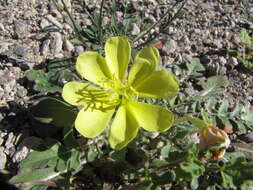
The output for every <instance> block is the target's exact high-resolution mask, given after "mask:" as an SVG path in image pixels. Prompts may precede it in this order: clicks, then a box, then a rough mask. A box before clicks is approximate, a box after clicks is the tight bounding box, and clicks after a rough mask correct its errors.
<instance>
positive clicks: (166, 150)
mask: <svg viewBox="0 0 253 190" xmlns="http://www.w3.org/2000/svg"><path fill="white" fill-rule="evenodd" d="M170 151H171V145H170V144H167V145H166V146H164V147H163V148H162V149H161V156H162V157H163V158H167V157H168V155H169V152H170Z"/></svg>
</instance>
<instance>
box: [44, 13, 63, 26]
mask: <svg viewBox="0 0 253 190" xmlns="http://www.w3.org/2000/svg"><path fill="white" fill-rule="evenodd" d="M46 19H47V20H48V21H49V22H51V23H52V24H54V25H55V26H57V27H58V28H60V29H62V24H61V23H60V22H59V21H58V20H57V19H56V18H55V17H53V16H52V15H47V16H46Z"/></svg>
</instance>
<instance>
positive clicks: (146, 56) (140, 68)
mask: <svg viewBox="0 0 253 190" xmlns="http://www.w3.org/2000/svg"><path fill="white" fill-rule="evenodd" d="M159 60H160V55H159V52H158V50H157V49H156V48H154V47H151V46H150V47H145V48H143V49H142V50H140V51H139V52H138V53H137V55H136V56H135V58H134V64H133V66H132V67H131V70H130V72H129V76H128V82H129V84H130V85H133V86H136V85H138V83H139V82H141V81H142V80H143V79H145V78H146V77H148V76H149V75H150V74H151V73H152V72H153V71H154V70H155V68H156V66H157V65H158V64H159Z"/></svg>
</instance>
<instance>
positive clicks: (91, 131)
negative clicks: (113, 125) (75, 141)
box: [75, 108, 114, 138]
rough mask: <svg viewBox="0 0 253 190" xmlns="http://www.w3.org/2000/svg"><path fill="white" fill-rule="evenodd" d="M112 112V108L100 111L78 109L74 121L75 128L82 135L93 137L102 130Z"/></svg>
mask: <svg viewBox="0 0 253 190" xmlns="http://www.w3.org/2000/svg"><path fill="white" fill-rule="evenodd" d="M113 112H114V109H112V110H108V111H106V112H102V111H100V110H91V109H88V110H85V109H84V108H83V109H81V110H80V111H79V113H78V115H77V118H76V121H75V127H76V130H77V131H78V132H79V133H81V135H83V136H84V137H87V138H94V137H96V136H98V135H100V134H101V133H102V132H103V131H104V129H105V127H106V126H107V124H108V123H109V121H110V119H111V117H112V114H113Z"/></svg>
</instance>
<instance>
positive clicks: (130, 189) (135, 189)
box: [122, 181, 153, 190]
mask: <svg viewBox="0 0 253 190" xmlns="http://www.w3.org/2000/svg"><path fill="white" fill-rule="evenodd" d="M152 187H153V182H151V181H142V182H140V183H138V184H136V185H129V186H127V187H124V188H122V190H152Z"/></svg>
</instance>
